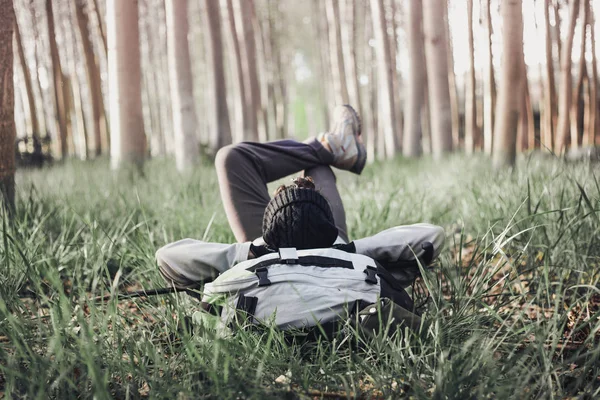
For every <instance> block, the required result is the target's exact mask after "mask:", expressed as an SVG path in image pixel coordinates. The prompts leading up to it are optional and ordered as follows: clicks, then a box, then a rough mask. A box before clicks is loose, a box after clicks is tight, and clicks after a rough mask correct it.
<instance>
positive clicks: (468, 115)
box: [465, 0, 479, 154]
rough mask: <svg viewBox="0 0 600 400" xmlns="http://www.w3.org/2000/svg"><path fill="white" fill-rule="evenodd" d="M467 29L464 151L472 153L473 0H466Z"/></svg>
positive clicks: (474, 109)
mask: <svg viewBox="0 0 600 400" xmlns="http://www.w3.org/2000/svg"><path fill="white" fill-rule="evenodd" d="M467 30H468V41H469V46H468V48H469V55H468V58H469V68H468V70H467V78H466V81H465V151H466V153H467V154H472V153H473V151H474V150H475V141H476V140H477V137H478V134H479V127H478V126H477V99H476V97H475V47H474V44H473V0H467Z"/></svg>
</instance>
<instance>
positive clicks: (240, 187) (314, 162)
mask: <svg viewBox="0 0 600 400" xmlns="http://www.w3.org/2000/svg"><path fill="white" fill-rule="evenodd" d="M332 162H333V155H332V154H331V153H330V152H329V150H327V149H325V148H324V147H323V145H321V143H319V142H318V141H317V140H316V139H315V138H310V139H308V140H307V141H305V142H303V143H302V142H297V141H295V140H278V141H275V142H270V143H253V142H243V143H239V144H235V145H229V146H226V147H223V148H222V149H220V150H219V151H218V152H217V156H216V159H215V166H216V169H217V177H218V180H219V188H220V191H221V199H222V201H223V206H224V208H225V213H226V215H227V220H228V221H229V225H230V226H231V230H232V231H233V234H234V235H235V238H236V240H237V241H238V242H247V241H252V240H254V239H256V238H258V237H261V236H262V220H263V214H264V212H265V209H266V207H267V204H268V203H269V201H270V200H271V197H270V196H269V192H268V190H267V183H269V182H273V181H275V180H277V179H281V178H283V177H285V176H288V175H291V174H295V173H298V172H300V171H303V174H304V176H311V177H312V178H313V180H314V181H315V185H316V187H317V190H319V191H320V193H321V194H322V195H323V196H324V197H325V198H326V199H327V201H329V204H330V206H331V211H332V212H333V217H334V220H335V224H336V227H337V228H338V231H339V236H340V237H341V238H342V239H343V240H344V241H346V242H347V241H348V234H347V228H346V213H345V211H344V206H343V204H342V199H341V197H340V194H339V192H338V190H337V186H336V178H335V175H334V173H333V171H332V170H331V167H330V166H329V165H330V164H331V163H332Z"/></svg>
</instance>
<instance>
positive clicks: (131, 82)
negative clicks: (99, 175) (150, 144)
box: [106, 0, 146, 169]
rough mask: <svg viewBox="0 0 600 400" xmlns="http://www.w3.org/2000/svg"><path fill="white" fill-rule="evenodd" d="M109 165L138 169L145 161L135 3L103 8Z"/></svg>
mask: <svg viewBox="0 0 600 400" xmlns="http://www.w3.org/2000/svg"><path fill="white" fill-rule="evenodd" d="M106 14H107V15H106V22H107V41H108V80H109V98H110V127H111V129H110V131H111V136H112V137H111V149H110V156H111V164H112V167H113V169H117V168H119V167H120V166H121V165H123V164H125V163H133V164H135V165H137V166H138V167H141V166H142V164H143V162H144V159H145V157H146V135H145V134H144V118H143V114H142V91H141V67H140V41H139V28H138V2H137V0H129V1H122V0H108V2H107V4H106Z"/></svg>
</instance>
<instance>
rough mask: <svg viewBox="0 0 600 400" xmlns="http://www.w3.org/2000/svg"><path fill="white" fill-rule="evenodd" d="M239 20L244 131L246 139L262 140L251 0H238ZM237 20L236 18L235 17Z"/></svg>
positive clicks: (252, 4)
mask: <svg viewBox="0 0 600 400" xmlns="http://www.w3.org/2000/svg"><path fill="white" fill-rule="evenodd" d="M237 3H238V11H239V14H238V15H239V21H240V22H241V23H240V24H239V25H238V28H239V30H238V38H239V40H240V42H242V43H243V44H244V45H243V53H244V60H245V62H244V63H242V65H243V66H244V84H245V87H246V108H247V110H248V122H249V123H248V126H249V127H250V130H249V131H248V132H246V133H245V137H246V140H252V141H257V140H259V139H260V140H264V139H265V138H262V137H260V136H259V135H260V134H259V129H258V119H259V116H260V106H261V104H262V103H261V99H260V84H259V78H258V69H257V68H258V67H257V59H256V37H255V32H254V26H253V25H252V13H253V12H252V10H251V8H253V7H254V1H253V0H238V1H237ZM236 20H237V18H236Z"/></svg>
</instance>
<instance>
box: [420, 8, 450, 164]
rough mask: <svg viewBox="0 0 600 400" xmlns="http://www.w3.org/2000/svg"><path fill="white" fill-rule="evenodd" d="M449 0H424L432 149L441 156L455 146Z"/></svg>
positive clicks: (435, 154)
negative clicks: (447, 17) (446, 19)
mask: <svg viewBox="0 0 600 400" xmlns="http://www.w3.org/2000/svg"><path fill="white" fill-rule="evenodd" d="M444 7H447V3H446V1H445V0H424V1H423V27H424V29H423V31H424V34H425V56H426V63H427V79H428V92H429V112H430V119H431V142H432V143H431V149H432V153H433V156H434V157H436V158H439V157H441V156H442V155H443V154H444V153H445V152H449V151H451V150H452V108H451V104H450V87H449V83H448V71H449V70H448V43H447V42H448V38H447V37H446V23H445V22H444Z"/></svg>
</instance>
